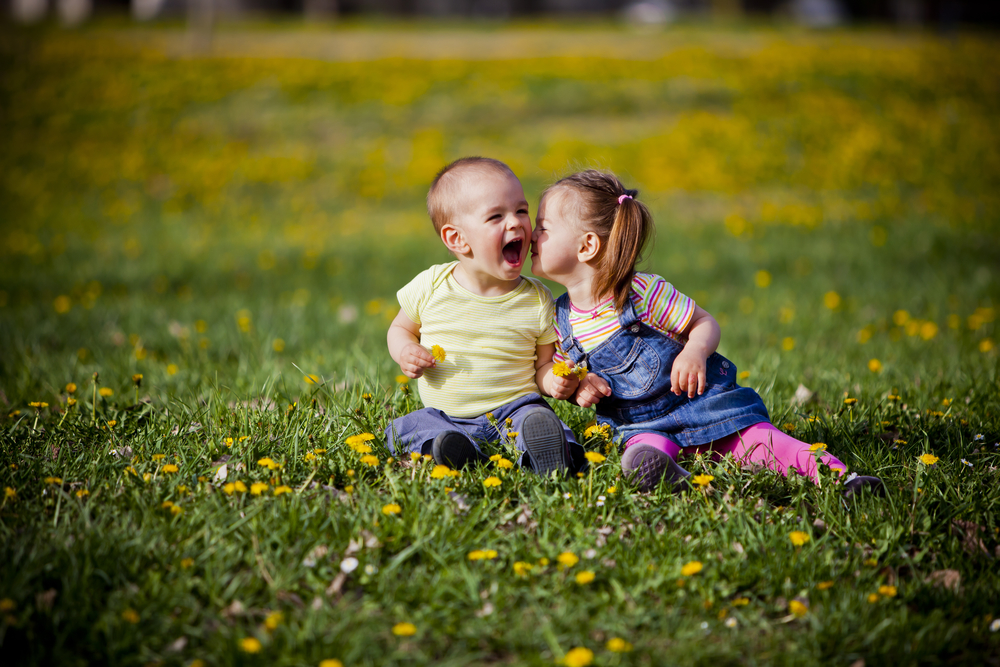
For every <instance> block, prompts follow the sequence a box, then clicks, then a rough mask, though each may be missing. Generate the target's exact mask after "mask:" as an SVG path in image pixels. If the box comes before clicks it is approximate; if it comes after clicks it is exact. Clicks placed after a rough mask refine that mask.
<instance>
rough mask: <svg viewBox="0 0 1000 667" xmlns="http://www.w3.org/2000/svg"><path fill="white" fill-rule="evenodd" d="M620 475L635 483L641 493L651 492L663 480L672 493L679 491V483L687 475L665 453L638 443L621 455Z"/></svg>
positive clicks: (687, 473)
mask: <svg viewBox="0 0 1000 667" xmlns="http://www.w3.org/2000/svg"><path fill="white" fill-rule="evenodd" d="M622 474H624V475H625V478H626V479H631V480H632V481H633V482H635V483H636V484H637V485H638V486H639V489H640V490H641V491H652V490H653V489H655V488H656V485H657V484H659V483H660V480H661V479H662V480H664V481H665V482H666V483H667V484H668V485H669V486H672V487H673V490H674V491H680V490H681V488H682V486H683V485H682V484H681V482H683V481H684V480H685V479H687V477H688V475H690V474H691V473H689V472H688V471H687V470H685V469H684V468H682V467H680V466H679V465H677V461H674V460H673V459H672V458H670V456H668V455H667V454H666V453H665V452H661V451H660V450H659V449H657V448H656V447H653V446H652V445H647V444H645V443H638V444H635V445H632V446H631V447H627V448H626V449H625V453H624V454H622Z"/></svg>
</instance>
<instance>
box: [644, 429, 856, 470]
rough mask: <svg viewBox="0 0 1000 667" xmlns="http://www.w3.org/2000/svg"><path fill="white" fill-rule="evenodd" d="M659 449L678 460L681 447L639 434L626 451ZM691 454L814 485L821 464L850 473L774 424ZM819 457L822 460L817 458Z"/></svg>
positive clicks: (659, 437) (660, 436)
mask: <svg viewBox="0 0 1000 667" xmlns="http://www.w3.org/2000/svg"><path fill="white" fill-rule="evenodd" d="M640 443H641V444H647V445H652V446H653V447H656V448H657V449H659V450H660V451H661V452H664V453H665V454H667V456H669V457H670V458H672V459H674V460H675V461H676V460H677V455H678V454H679V453H680V452H681V449H682V448H681V446H680V445H678V444H677V443H676V442H674V441H673V440H670V439H669V438H666V437H664V436H662V435H660V434H659V433H639V434H638V435H634V436H632V437H631V438H629V440H628V442H627V443H625V446H626V447H631V446H632V445H636V444H640ZM686 451H688V452H698V453H701V452H712V458H713V459H715V460H718V459H721V458H722V457H723V456H725V455H726V454H733V455H734V456H736V458H737V459H738V460H739V461H741V462H743V463H752V464H761V465H763V466H764V467H766V468H767V469H769V470H774V471H776V472H780V473H781V474H782V475H785V476H786V477H787V476H788V471H789V470H794V471H795V472H797V473H799V474H800V475H805V476H806V477H808V478H809V479H811V480H812V481H813V482H816V481H818V479H819V477H818V474H817V470H818V464H819V463H823V464H825V465H827V466H829V467H830V468H832V469H834V470H840V471H841V472H842V473H843V472H847V466H845V465H844V464H843V463H841V462H840V461H839V460H838V459H837V458H836V457H835V456H833V455H832V454H829V453H827V452H825V451H824V452H823V453H822V454H820V452H811V451H809V445H808V444H807V443H805V442H802V441H801V440H796V439H795V438H793V437H792V436H790V435H786V434H785V433H782V432H781V431H779V430H778V429H777V428H776V427H775V426H774V425H773V424H769V423H768V422H761V423H760V424H754V425H753V426H748V427H746V428H745V429H743V430H742V431H737V432H736V433H733V434H732V435H727V436H726V437H724V438H720V439H718V440H716V441H714V442H710V443H708V444H707V445H699V446H698V447H689V448H687V449H686ZM817 454H820V456H817Z"/></svg>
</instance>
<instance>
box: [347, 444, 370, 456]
mask: <svg viewBox="0 0 1000 667" xmlns="http://www.w3.org/2000/svg"><path fill="white" fill-rule="evenodd" d="M351 449H353V450H354V451H356V452H357V453H358V454H371V453H372V448H371V446H370V445H366V444H364V443H362V444H359V445H354V446H352V447H351Z"/></svg>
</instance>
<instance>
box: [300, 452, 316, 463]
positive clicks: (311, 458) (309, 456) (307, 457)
mask: <svg viewBox="0 0 1000 667" xmlns="http://www.w3.org/2000/svg"><path fill="white" fill-rule="evenodd" d="M302 460H303V461H305V462H307V463H308V462H309V461H315V460H316V455H315V454H313V453H312V452H306V455H305V456H303V457H302Z"/></svg>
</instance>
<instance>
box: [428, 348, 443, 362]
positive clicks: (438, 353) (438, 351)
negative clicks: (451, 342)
mask: <svg viewBox="0 0 1000 667" xmlns="http://www.w3.org/2000/svg"><path fill="white" fill-rule="evenodd" d="M431 356H433V357H434V359H435V360H436V361H444V358H445V352H444V348H443V347H441V346H440V345H431Z"/></svg>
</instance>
